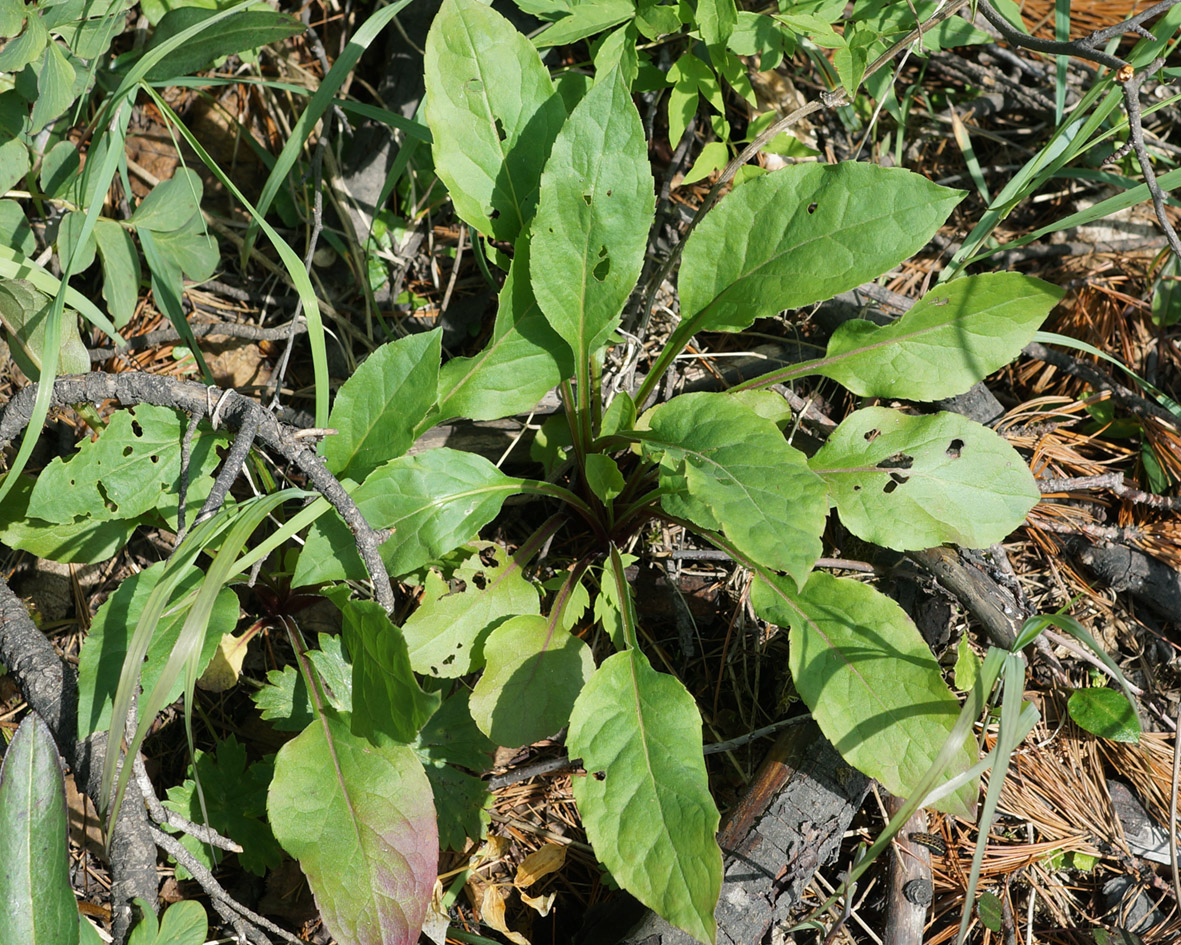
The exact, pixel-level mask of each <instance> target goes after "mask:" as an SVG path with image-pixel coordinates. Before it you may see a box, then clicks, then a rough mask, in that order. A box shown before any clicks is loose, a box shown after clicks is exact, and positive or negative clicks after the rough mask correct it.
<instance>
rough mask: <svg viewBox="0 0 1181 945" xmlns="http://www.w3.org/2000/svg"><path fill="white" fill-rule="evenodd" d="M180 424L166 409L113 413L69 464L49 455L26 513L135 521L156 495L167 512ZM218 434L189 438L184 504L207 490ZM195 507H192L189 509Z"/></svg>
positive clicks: (205, 431)
mask: <svg viewBox="0 0 1181 945" xmlns="http://www.w3.org/2000/svg"><path fill="white" fill-rule="evenodd" d="M185 426H186V421H185V418H184V416H183V415H182V414H179V413H177V412H176V411H175V410H172V409H170V408H168V407H155V406H152V405H150V404H140V405H139V406H136V407H131V408H128V409H127V410H120V411H117V412H116V413H115V414H114V415H113V416H112V417H111V422H110V423H109V424H108V425H107V428H106V429H105V430H104V431H103V433H102V435H100V436H99V438H98V439H97V440H84V441H83V442H82V444H81V445H80V446H79V447H78V451H77V452H76V453H75V454H74V455H73V456H72V457H71V458H70V459H69V460H63V459H62V458H61V457H55V458H54V459H53V461H52V462H50V464H49V465H48V466H46V467H45V469H43V470H42V471H41V474H40V475H39V476H38V477H37V484H36V485H35V486H34V487H33V494H32V496H31V497H30V499H29V514H30V515H32V516H33V517H34V518H40V519H44V520H45V521H47V522H63V523H65V522H71V521H73V520H74V518H75V517H79V516H88V517H90V518H94V519H130V518H138V517H139V516H142V515H145V514H147V513H148V512H151V511H152V510H154V509H156V508H157V506H158V505H159V504H160V502H161V499H162V498H163V497H164V496H168V497H169V498H170V499H171V501H172V505H173V507H174V508H175V504H176V492H177V490H178V489H179V483H180V465H181V462H180V461H181V441H182V439H183V437H184V434H185ZM226 442H227V440H226V437H225V435H224V434H220V433H214V432H213V431H212V430H211V429H209V427H208V426H207V425H203V426H201V427H198V433H197V435H196V436H194V437H193V439H192V454H191V457H190V462H189V494H188V502H189V503H190V507H191V503H194V502H198V503H199V502H200V501H201V497H203V496H204V495H205V494H207V493H208V492H209V486H210V483H211V481H212V478H211V474H212V473H213V471H214V469H215V468H216V466H217V464H218V462H219V458H218V455H217V448H218V447H221V446H224V445H225V444H226ZM197 507H198V508H199V507H200V506H199V505H198V506H197Z"/></svg>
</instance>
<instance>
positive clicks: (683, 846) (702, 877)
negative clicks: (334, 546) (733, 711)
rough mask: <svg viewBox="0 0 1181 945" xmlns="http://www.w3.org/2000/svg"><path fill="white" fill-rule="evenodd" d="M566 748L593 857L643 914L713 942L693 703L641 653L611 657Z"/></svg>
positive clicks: (711, 826) (704, 794) (708, 818)
mask: <svg viewBox="0 0 1181 945" xmlns="http://www.w3.org/2000/svg"><path fill="white" fill-rule="evenodd" d="M566 745H567V748H568V749H569V752H570V756H571V757H576V756H577V757H581V758H582V763H583V766H584V767H585V768H586V771H587V775H586V777H577V778H575V779H574V797H575V799H576V800H577V802H578V811H579V813H580V814H581V815H582V822H583V825H584V826H585V827H586V832H587V836H588V837H589V838H590V841H591V844H592V845H593V846H594V849H595V855H596V856H598V858H599V859H600V860H601V861H602V863H603V865H604V866H606V867H607V869H609V870H610V871H611V875H612V876H613V877H614V878H615V879H616V880H617V881H618V882H619V884H620V885H621V886H622V887H623V888H624V889H626V890H627V891H628V892H630V893H631V894H632V895H633V896H635V897H636V898H637V899H639V900H640V902H642V903H643V904H644V905H646V906H648V908H650V909H652V910H653V911H655V912H656V913H657V914H658V915H660V916H661V917H662V918H664V919H666V920H667V921H669V922H671V923H672V924H673V925H676V926H678V927H679V928H682V929H684V930H685V931H686V932H688V933H689V934H690V935H692V936H694V937H695V938H697V939H700V940H701V941H703V942H712V941H713V940H714V935H715V930H716V924H715V922H714V914H713V913H714V907H715V905H716V904H717V899H718V893H719V891H720V890H721V885H722V853H721V850H719V849H718V844H717V840H716V839H715V836H714V835H715V833H716V831H717V829H718V820H719V818H718V810H717V807H716V806H715V805H714V801H713V798H712V797H711V796H710V793H709V783H708V780H707V778H706V773H705V759H704V756H703V755H702V742H701V715H700V713H699V712H698V711H697V705H696V703H694V701H693V697H692V696H691V695H689V693H688V691H687V690H686V689H685V687H684V686H682V685H681V683H680V682H679V681H678V680H676V679H675V678H673V677H672V676H668V675H666V674H664V673H658V672H656V670H654V669H653V668H652V666H651V664H650V663H649V662H648V660H647V659H646V658H645V657H644V655H643V654H642V653H640V652H639V651H638V650H627V651H625V652H623V653H616V654H615V655H614V656H611V657H608V659H607V660H605V661H604V662H603V665H602V666H600V667H599V669H598V671H597V672H596V673H595V674H594V675H593V676H592V677H591V680H590V682H588V683H587V684H586V686H585V688H584V689H583V690H582V693H581V695H579V697H578V700H577V701H576V702H575V704H574V711H573V712H572V713H571V714H570V729H569V733H568V735H567V738H566Z"/></svg>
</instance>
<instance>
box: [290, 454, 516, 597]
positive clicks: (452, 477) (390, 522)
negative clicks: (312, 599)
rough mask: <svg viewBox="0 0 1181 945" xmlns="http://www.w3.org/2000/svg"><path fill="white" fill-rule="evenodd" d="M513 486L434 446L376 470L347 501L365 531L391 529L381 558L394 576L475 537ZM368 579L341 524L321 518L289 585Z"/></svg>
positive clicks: (471, 459)
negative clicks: (362, 521) (352, 504)
mask: <svg viewBox="0 0 1181 945" xmlns="http://www.w3.org/2000/svg"><path fill="white" fill-rule="evenodd" d="M519 486H520V480H518V479H511V478H509V477H508V476H506V475H504V473H502V472H501V471H500V470H499V469H497V468H496V467H495V466H493V465H492V464H491V463H490V462H488V460H486V459H484V457H482V456H477V455H476V454H475V453H463V452H460V451H458V450H452V449H447V448H446V447H440V448H439V449H434V450H427V451H426V452H425V453H419V454H417V455H414V456H400V457H399V458H397V459H395V460H393V461H391V462H388V463H386V464H385V465H384V466H379V467H378V468H377V469H375V470H374V471H373V472H372V473H370V474H369V476H368V477H367V478H366V479H365V481H364V482H363V483H362V484H361V485H360V486H358V487H357V488H356V489H355V490H354V491H353V501H355V502H356V503H357V507H358V508H359V509H360V510H361V514H362V515H364V516H365V519H366V521H368V522H369V524H370V525H371V526H373V527H374V528H389V529H393V531H394V534H393V537H391V538H390V539H389V540H388V541H386V542H385V543H384V544H383V545H382V546H381V557H382V560H383V561H385V563H386V567H387V568H389V570H390V574H391V576H393V577H399V576H401V575H404V574H407V573H408V572H410V571H413V570H415V569H416V568H420V567H422V566H423V565H424V564H427V563H428V562H431V561H434V560H435V559H437V558H438V557H439V556H440V555H444V554H446V553H447V552H448V551H451V550H452V549H454V548H458V547H459V546H460V545H462V544H463V543H464V542H465V541H468V540H469V539H471V538H472V537H474V536H475V534H476V533H477V532H478V531H479V530H480V529H481V528H483V527H484V526H485V525H487V524H488V523H489V522H490V521H492V519H493V518H495V516H496V514H497V513H498V512H499V511H500V506H501V505H502V504H503V503H504V500H505V499H507V498H508V497H509V496H510V495H512V494H513V493H514V492H516V491H517V489H518V488H519ZM368 577H369V575H368V573H367V572H366V570H365V566H364V564H362V563H361V557H360V555H358V554H357V549H356V547H355V545H354V542H353V536H352V534H351V533H350V532H349V530H348V528H347V527H345V524H344V521H343V520H342V519H340V518H339V517H338V516H337V515H335V514H334V513H328V514H326V515H323V516H321V517H320V519H319V520H318V521H317V522H316V524H315V525H313V526H312V530H311V533H310V534H309V535H308V540H307V543H306V544H305V545H304V547H303V550H302V551H301V552H300V554H299V561H298V562H297V564H296V566H295V577H294V583H295V586H297V587H298V586H300V585H304V584H316V583H319V582H320V581H338V580H342V579H346V578H347V579H351V580H361V581H363V580H366V579H368Z"/></svg>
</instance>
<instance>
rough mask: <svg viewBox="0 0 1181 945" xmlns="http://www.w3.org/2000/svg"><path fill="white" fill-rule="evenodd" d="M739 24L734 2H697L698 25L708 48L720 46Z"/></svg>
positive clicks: (732, 0) (699, 0) (721, 0)
mask: <svg viewBox="0 0 1181 945" xmlns="http://www.w3.org/2000/svg"><path fill="white" fill-rule="evenodd" d="M737 24H738V8H737V7H736V6H735V5H734V0H697V25H698V27H699V28H700V29H701V38H702V39H703V40H705V44H706V45H707V46H710V47H713V46H720V45H723V44H724V43H725V42H726V40H728V39H729V38H730V34H731V33H733V32H734V27H735V26H736V25H737Z"/></svg>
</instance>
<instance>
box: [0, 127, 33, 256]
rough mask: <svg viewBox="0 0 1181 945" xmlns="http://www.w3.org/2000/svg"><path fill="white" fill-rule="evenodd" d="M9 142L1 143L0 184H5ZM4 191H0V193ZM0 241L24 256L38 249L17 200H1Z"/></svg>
mask: <svg viewBox="0 0 1181 945" xmlns="http://www.w3.org/2000/svg"><path fill="white" fill-rule="evenodd" d="M17 143H18V144H19V143H20V142H17ZM9 144H11V142H9V141H5V142H4V144H0V185H2V184H3V176H4V157H3V155H4V151H5V148H7V147H8V145H9ZM13 183H15V181H13ZM11 186H12V185H11V184H10V185H9V186H8V187H6V188H5V190H8V189H10V188H11ZM2 192H3V191H0V193H2ZM0 243H3V244H4V245H6V246H10V247H11V248H12V249H14V250H16V251H17V252H18V253H20V254H21V255H23V256H31V255H32V254H33V252H34V251H35V250H36V249H37V238H36V237H35V236H34V235H33V228H32V227H30V226H29V221H28V220H27V219H25V211H24V210H23V209H21V205H20V204H19V203H17V202H16V201H15V200H0Z"/></svg>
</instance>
